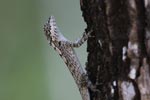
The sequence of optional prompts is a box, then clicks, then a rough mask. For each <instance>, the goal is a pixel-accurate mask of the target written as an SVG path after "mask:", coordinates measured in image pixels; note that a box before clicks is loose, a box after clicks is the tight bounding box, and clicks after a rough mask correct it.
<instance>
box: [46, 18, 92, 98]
mask: <svg viewBox="0 0 150 100" xmlns="http://www.w3.org/2000/svg"><path fill="white" fill-rule="evenodd" d="M44 33H45V35H46V37H47V40H48V43H49V45H50V46H52V47H53V48H54V49H55V50H56V51H57V52H58V53H59V55H60V56H61V58H62V59H63V61H64V62H65V64H66V65H67V67H68V69H69V71H70V72H71V74H72V76H73V78H74V80H75V82H76V84H77V86H78V88H79V91H80V94H81V97H82V100H90V94H89V88H91V87H92V83H91V81H90V80H89V79H88V76H87V74H86V72H85V70H84V69H83V68H82V66H81V64H80V61H79V59H78V57H77V55H76V53H75V51H74V47H80V46H81V45H82V44H83V43H84V42H85V41H86V40H87V39H88V37H89V36H90V33H91V31H90V32H88V33H86V32H84V34H83V36H82V37H81V38H80V39H78V40H77V41H75V42H71V41H69V40H68V39H66V38H65V37H64V36H63V34H61V32H60V30H59V28H58V27H57V25H56V21H55V18H54V16H51V17H49V19H48V21H47V22H46V24H45V25H44Z"/></svg>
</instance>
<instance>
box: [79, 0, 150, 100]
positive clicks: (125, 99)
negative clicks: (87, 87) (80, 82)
mask: <svg viewBox="0 0 150 100" xmlns="http://www.w3.org/2000/svg"><path fill="white" fill-rule="evenodd" d="M80 5H81V10H82V13H83V17H84V20H85V22H86V23H87V28H86V31H87V32H88V31H90V30H93V32H92V36H91V37H89V39H88V47H87V52H88V61H87V67H86V70H87V73H88V76H89V79H90V80H91V81H92V83H93V84H94V85H95V86H96V88H97V89H98V90H99V91H98V92H93V91H90V96H91V100H150V0H145V1H144V0H80Z"/></svg>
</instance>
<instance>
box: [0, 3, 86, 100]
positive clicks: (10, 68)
mask: <svg viewBox="0 0 150 100" xmlns="http://www.w3.org/2000/svg"><path fill="white" fill-rule="evenodd" d="M50 15H54V16H55V18H56V21H57V24H58V26H59V27H60V30H61V32H62V33H63V34H64V35H65V37H67V38H69V39H70V40H75V39H77V37H80V36H81V34H82V32H84V29H85V27H86V25H85V23H84V21H83V18H82V14H81V11H80V4H79V0H0V100H81V96H80V94H79V91H78V88H77V86H76V84H75V83H74V80H73V78H72V76H71V74H70V72H69V71H68V69H67V67H66V66H65V64H64V63H63V61H62V59H61V58H60V57H59V56H58V54H57V53H56V52H55V51H54V50H53V48H51V47H50V46H49V45H48V43H47V41H46V37H45V36H44V33H43V25H44V23H45V22H46V21H47V19H48V17H49V16H50ZM75 50H76V51H77V54H78V56H79V58H80V61H81V63H82V65H83V66H84V64H85V61H86V55H87V54H86V44H84V46H82V47H81V48H79V49H75Z"/></svg>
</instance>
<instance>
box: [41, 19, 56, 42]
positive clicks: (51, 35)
mask: <svg viewBox="0 0 150 100" xmlns="http://www.w3.org/2000/svg"><path fill="white" fill-rule="evenodd" d="M44 32H45V35H46V37H47V40H48V41H49V42H50V44H51V42H52V41H57V40H58V38H59V29H58V27H57V25H56V21H55V18H54V16H51V17H50V18H49V19H48V21H47V23H46V24H45V25H44Z"/></svg>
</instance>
